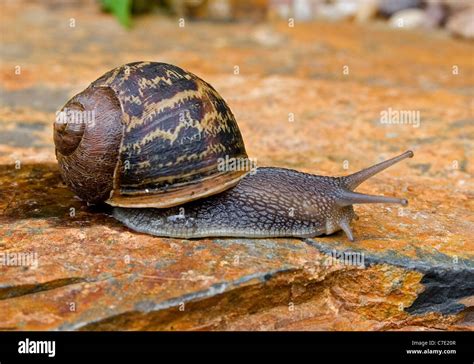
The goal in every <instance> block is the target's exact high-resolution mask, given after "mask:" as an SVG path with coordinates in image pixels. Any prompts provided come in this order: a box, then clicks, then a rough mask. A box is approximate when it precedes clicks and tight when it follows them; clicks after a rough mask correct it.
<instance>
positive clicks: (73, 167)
mask: <svg viewBox="0 0 474 364" xmlns="http://www.w3.org/2000/svg"><path fill="white" fill-rule="evenodd" d="M61 112H63V113H65V114H66V115H67V116H68V119H69V120H68V121H67V122H66V123H64V121H63V122H61V121H58V120H56V122H55V124H54V142H55V145H56V158H57V159H58V163H59V167H60V171H61V175H62V177H63V180H64V181H65V182H66V184H67V185H68V186H69V187H70V188H71V189H72V190H73V191H74V192H75V193H76V194H77V195H78V196H79V197H80V198H81V199H83V200H85V201H88V202H100V201H104V200H106V199H107V198H108V197H109V195H110V192H111V190H112V188H113V178H114V171H115V168H116V165H117V159H118V151H119V147H120V140H121V138H122V129H123V124H122V121H121V118H122V111H121V108H120V103H119V101H118V99H117V98H116V96H115V93H114V92H113V91H112V90H111V89H110V88H106V87H100V88H95V87H92V86H91V87H89V88H87V89H86V90H84V91H83V92H81V93H80V94H78V95H76V96H74V97H73V98H72V99H71V100H70V101H69V102H68V103H67V104H66V105H64V107H63V108H62V110H61Z"/></svg>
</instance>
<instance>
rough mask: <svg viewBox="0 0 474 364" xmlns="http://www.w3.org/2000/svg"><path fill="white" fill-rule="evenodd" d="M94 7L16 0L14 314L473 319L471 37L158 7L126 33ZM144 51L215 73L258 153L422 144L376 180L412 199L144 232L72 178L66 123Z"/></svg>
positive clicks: (9, 315) (332, 171)
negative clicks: (325, 228)
mask: <svg viewBox="0 0 474 364" xmlns="http://www.w3.org/2000/svg"><path fill="white" fill-rule="evenodd" d="M89 10H90V11H88V12H87V15H85V14H86V12H82V13H81V14H83V15H81V17H80V19H79V20H78V27H77V28H76V29H70V28H68V25H67V24H68V23H67V20H68V19H69V17H70V16H71V14H76V15H77V12H76V10H74V8H73V7H72V8H70V7H66V8H62V9H59V10H49V11H46V10H45V9H43V8H41V7H37V6H35V5H29V6H27V7H26V8H25V9H23V8H21V7H19V6H17V5H15V4H9V5H8V6H5V12H6V14H7V15H8V16H4V17H3V18H2V19H4V21H2V23H1V24H0V28H1V29H0V30H1V31H2V35H3V34H4V40H3V41H2V42H4V43H5V45H6V46H5V47H3V48H2V49H1V50H0V55H1V57H2V60H3V62H2V64H1V65H0V79H1V81H2V82H1V85H0V131H1V134H0V257H1V258H2V264H1V266H0V329H3V330H19V329H27V330H28V329H31V330H58V329H59V330H106V329H125V330H160V329H166V330H179V329H186V330H191V329H192V330H204V329H216V330H217V329H223V330H253V329H270V330H472V329H473V314H472V310H473V296H474V243H473V239H472V236H473V235H474V218H473V214H472V211H473V210H474V202H473V201H474V199H473V196H474V192H473V191H474V189H473V180H472V173H473V172H474V167H473V163H472V162H473V159H472V158H473V155H472V151H473V150H474V145H473V144H474V143H473V139H474V115H473V104H472V100H473V93H474V92H473V90H472V85H473V84H474V65H473V63H472V54H473V52H474V46H473V45H472V43H468V42H465V41H461V40H456V39H451V38H449V37H447V36H445V35H444V34H443V33H431V34H428V33H423V32H399V31H396V30H390V29H388V28H384V27H382V26H381V25H377V24H375V25H374V24H373V25H357V24H350V23H334V24H332V23H308V24H298V25H297V26H296V27H295V28H293V29H289V28H288V27H287V26H286V24H284V23H281V24H280V23H275V24H271V25H262V24H259V25H252V24H209V23H190V24H189V27H188V28H185V29H182V30H180V33H178V32H177V31H176V23H175V22H174V21H173V20H170V19H168V18H156V17H155V16H144V17H142V18H139V19H137V22H136V27H135V28H134V29H132V30H131V31H130V32H126V31H124V30H123V29H121V28H120V26H119V25H117V24H116V22H115V20H114V19H113V18H111V17H109V16H106V15H103V14H100V13H99V12H97V10H95V8H91V9H89ZM35 15H42V16H41V17H40V16H35ZM40 19H41V20H40ZM13 22H16V23H15V24H16V25H13ZM98 22H99V23H100V24H101V32H100V34H96V33H93V32H92V29H96V27H95V24H97V23H98ZM18 24H19V25H18ZM21 24H28V29H30V31H28V32H22V31H21ZM158 32H160V34H161V35H162V36H160V37H159V38H158V39H157V38H156V37H155V36H154V34H157V33H158ZM262 32H264V33H265V34H270V35H272V36H273V37H274V39H276V41H272V43H271V44H267V43H265V40H264V38H263V40H262V37H261V34H262ZM210 34H212V36H210ZM275 42H276V43H275ZM439 50H442V51H443V57H438V56H435V54H438V53H437V52H439ZM407 55H409V56H407ZM136 60H155V61H164V62H169V63H174V64H178V65H179V66H181V67H183V68H185V69H189V70H191V71H192V72H193V73H196V74H197V75H199V76H201V77H202V78H204V79H205V80H207V81H209V82H210V83H211V84H212V85H213V86H215V88H216V89H217V90H218V91H219V93H221V94H222V96H223V97H224V98H225V99H226V100H227V101H228V103H229V105H230V107H231V108H232V110H233V112H234V114H235V116H236V119H237V120H238V123H239V127H240V129H241V131H242V134H243V137H244V140H245V144H246V148H247V151H248V153H249V155H250V156H252V157H254V158H257V161H258V165H259V166H279V167H286V168H294V169H298V170H301V171H304V172H309V173H315V174H324V175H344V174H349V173H352V172H354V171H356V170H359V169H361V168H363V167H366V166H368V165H371V164H373V163H376V162H378V161H381V160H382V159H385V158H388V157H391V156H394V155H395V154H399V153H400V152H402V151H404V150H407V149H412V150H414V152H415V157H414V158H413V159H410V160H407V161H404V162H403V163H401V164H400V165H397V166H394V167H392V168H391V169H389V170H387V171H385V172H383V173H382V174H380V175H377V176H376V177H374V178H373V179H371V180H369V181H367V183H364V184H363V185H362V186H361V187H360V189H359V191H361V192H365V193H371V194H382V195H387V196H398V197H404V198H407V199H408V200H409V205H408V206H406V207H401V208H399V207H398V206H392V205H385V206H376V205H372V206H369V205H366V206H357V207H356V212H357V214H358V215H359V216H360V219H359V220H357V221H354V222H353V223H352V228H353V231H354V236H355V238H356V241H355V242H350V241H348V240H347V238H346V237H345V236H344V234H343V233H341V232H340V233H336V234H334V235H331V236H328V237H318V238H313V239H283V238H282V239H234V238H233V239H221V238H219V239H217V238H216V239H196V240H183V239H166V238H158V237H151V236H147V235H144V234H138V233H134V232H132V231H130V230H128V229H127V228H125V227H123V226H122V225H121V224H120V223H119V222H117V221H115V220H114V219H113V218H112V217H111V216H110V209H109V208H108V207H107V206H87V205H86V204H85V203H83V202H82V201H80V200H79V199H77V198H76V197H75V196H74V194H73V193H72V192H71V191H69V190H68V189H67V188H66V186H65V185H64V183H63V182H62V181H61V177H60V175H59V171H58V167H57V164H56V159H55V154H54V144H53V140H52V122H53V120H54V118H55V110H57V109H58V108H59V107H61V106H62V104H64V103H65V102H66V101H67V100H68V99H69V98H70V97H71V96H72V95H74V94H75V93H77V92H79V91H81V90H82V89H83V88H85V87H86V86H87V84H88V83H89V82H91V81H93V80H94V79H96V78H97V77H99V76H100V75H101V74H103V73H104V72H105V71H107V70H109V69H110V68H113V67H114V66H117V65H119V64H122V63H126V62H131V61H136ZM216 60H218V61H216ZM17 65H21V69H22V72H21V74H20V75H16V74H15V66H17ZM235 65H238V66H239V67H240V74H238V75H235V74H234V67H235ZM344 66H348V67H349V73H348V74H347V73H344V72H343V70H344ZM454 70H457V71H456V72H454ZM389 110H412V111H415V112H417V111H419V114H420V119H419V120H418V121H419V123H418V124H417V125H393V124H384V123H382V122H381V112H388V111H389ZM290 113H291V114H292V115H293V116H294V118H293V119H292V121H289V114H290ZM15 259H17V260H15ZM18 259H24V260H23V261H22V262H20V261H18ZM19 263H25V264H19Z"/></svg>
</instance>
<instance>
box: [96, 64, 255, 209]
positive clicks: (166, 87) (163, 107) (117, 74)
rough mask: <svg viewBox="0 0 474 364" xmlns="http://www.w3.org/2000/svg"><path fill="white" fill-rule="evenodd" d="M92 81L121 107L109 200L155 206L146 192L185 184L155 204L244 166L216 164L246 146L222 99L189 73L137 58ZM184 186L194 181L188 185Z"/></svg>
mask: <svg viewBox="0 0 474 364" xmlns="http://www.w3.org/2000/svg"><path fill="white" fill-rule="evenodd" d="M91 87H110V88H111V89H112V90H113V91H114V92H115V94H116V96H117V98H118V100H119V101H120V104H121V107H122V110H123V117H122V123H123V128H124V130H123V137H122V141H121V145H120V153H119V161H118V162H119V163H118V165H117V168H116V171H115V173H114V188H113V192H112V195H111V198H110V199H109V201H108V202H109V203H111V204H112V205H117V206H127V205H129V202H127V201H132V202H131V203H130V205H131V206H133V205H134V204H135V205H136V206H138V207H141V206H153V203H150V201H151V200H150V201H149V200H148V197H147V196H152V195H154V194H157V193H158V194H160V193H167V192H170V193H173V190H174V191H179V190H183V191H184V192H177V193H176V196H173V197H172V198H171V200H173V199H174V200H173V201H171V202H170V203H167V204H164V205H163V206H158V207H166V206H170V205H177V204H179V203H182V202H183V199H188V200H189V199H192V195H193V194H194V193H195V191H193V189H198V187H196V186H201V189H203V188H204V189H205V190H213V189H214V190H215V189H224V187H225V186H226V184H229V185H234V184H236V183H237V182H238V180H240V179H241V178H242V177H243V176H244V175H245V174H246V171H237V172H235V173H233V174H232V173H226V172H221V171H218V170H217V168H218V167H217V164H218V160H219V158H225V157H226V156H228V157H231V158H247V154H246V151H245V146H244V144H243V141H242V136H241V134H240V131H239V129H238V126H237V122H236V121H235V118H234V116H233V114H232V112H231V111H230V108H229V107H228V106H227V104H226V103H225V101H224V100H223V99H222V97H221V96H220V95H219V94H218V93H217V91H216V90H215V89H214V88H213V87H212V86H211V85H209V84H208V83H207V82H205V81H203V80H202V79H200V78H199V77H197V76H195V75H193V74H192V73H189V72H187V71H184V70H183V69H181V68H179V67H176V66H173V65H170V64H165V63H154V62H137V63H130V64H127V65H124V66H121V67H118V68H116V69H114V70H112V71H110V72H108V73H106V74H105V75H104V76H102V77H101V78H99V79H98V80H96V81H95V82H94V83H92V85H91ZM219 176H220V178H216V177H219ZM206 183H207V186H206V187H203V185H204V184H206ZM183 186H184V188H183ZM186 186H191V188H188V191H186V188H185V187H186ZM193 186H194V187H193ZM213 186H214V187H213ZM226 188H228V187H226ZM186 194H188V195H189V196H185V195H186ZM200 194H201V195H206V193H205V192H202V191H201V192H200ZM196 195H199V192H198V193H196ZM183 196H184V197H183ZM127 198H128V200H127ZM130 198H131V199H130Z"/></svg>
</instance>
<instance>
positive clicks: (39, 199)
mask: <svg viewBox="0 0 474 364" xmlns="http://www.w3.org/2000/svg"><path fill="white" fill-rule="evenodd" d="M0 197H1V199H0V200H1V202H0V221H2V225H8V224H14V223H15V222H18V221H19V220H28V219H44V220H46V221H47V222H48V224H50V225H51V226H52V227H55V228H68V227H80V226H92V225H98V224H100V225H108V226H110V227H113V226H117V227H119V226H121V225H120V223H119V222H116V221H115V220H114V219H113V218H112V217H111V216H110V215H111V212H112V209H111V207H110V206H108V205H106V204H102V205H91V206H88V205H87V203H86V202H84V201H81V200H80V199H79V198H77V197H76V196H74V193H73V192H72V191H71V190H69V189H68V187H67V186H66V185H65V184H64V182H63V181H62V178H61V175H60V173H59V169H58V166H57V165H56V164H55V163H45V164H25V165H21V166H20V168H19V169H16V168H15V165H14V164H11V165H0Z"/></svg>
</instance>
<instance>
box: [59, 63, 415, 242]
mask: <svg viewBox="0 0 474 364" xmlns="http://www.w3.org/2000/svg"><path fill="white" fill-rule="evenodd" d="M57 115H58V116H60V117H57V118H56V121H55V123H54V142H55V147H56V157H57V160H58V164H59V167H60V168H59V169H60V173H61V176H62V178H63V180H64V181H65V183H66V185H67V186H68V187H70V188H71V189H72V191H73V192H74V193H75V194H76V195H77V196H78V197H79V198H81V199H82V200H84V201H87V202H88V203H93V204H97V203H101V202H105V203H107V204H109V205H111V206H112V207H113V213H112V215H113V216H114V217H115V218H116V219H117V220H119V221H121V222H122V223H123V224H124V225H126V226H127V227H129V228H130V229H132V230H134V231H137V232H143V233H147V234H151V235H156V236H164V237H174V238H203V237H219V236H220V237H250V238H263V237H299V238H303V237H315V236H319V235H327V234H332V233H334V232H336V231H339V230H343V231H344V232H345V233H346V235H347V237H348V238H349V240H351V241H354V237H353V234H352V231H351V228H350V225H349V224H350V222H351V221H352V220H353V219H354V218H355V217H356V215H355V213H354V209H353V205H354V204H364V203H398V204H402V205H406V204H407V200H405V199H399V198H394V197H385V196H373V195H366V194H362V193H357V192H354V189H355V188H356V187H357V186H359V185H360V184H361V183H362V182H364V181H365V180H367V179H368V178H370V177H371V176H373V175H375V174H376V173H378V172H380V171H382V170H384V169H386V168H388V167H390V166H391V165H393V164H395V163H397V162H399V161H401V160H403V159H405V158H411V157H413V152H411V151H407V152H405V153H403V154H401V155H399V156H397V157H394V158H392V159H389V160H386V161H384V162H381V163H378V164H376V165H374V166H372V167H369V168H366V169H363V170H361V171H359V172H356V173H353V174H350V175H348V176H343V177H327V176H318V175H312V174H308V173H302V172H298V171H295V170H291V169H285V168H273V167H260V168H256V169H248V168H247V169H245V168H222V163H221V162H222V160H234V161H235V160H240V161H244V162H249V161H250V159H249V158H248V156H247V153H246V150H245V146H244V142H243V139H242V135H241V133H240V131H239V128H238V125H237V122H236V121H235V118H234V116H233V114H232V112H231V110H230V108H229V107H228V105H227V104H226V102H225V101H224V100H223V98H222V97H221V96H220V95H219V94H218V93H217V91H216V90H215V89H214V88H213V87H212V86H211V85H209V84H208V83H207V82H205V81H203V80H202V79H200V78H199V77H197V76H195V75H194V74H192V73H190V72H187V71H184V70H183V69H181V68H179V67H177V66H174V65H171V64H166V63H156V62H136V63H130V64H126V65H123V66H121V67H118V68H115V69H113V70H111V71H109V72H107V73H106V74H104V75H103V76H102V77H100V78H99V79H97V80H96V81H94V82H93V83H92V84H90V86H89V87H87V88H86V89H85V90H84V91H82V92H81V93H79V94H77V95H76V96H74V97H72V99H71V100H69V101H68V102H67V103H66V104H65V105H64V106H63V108H62V109H61V110H60V112H58V114H57ZM250 162H251V161H250ZM247 165H251V163H250V164H247Z"/></svg>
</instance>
